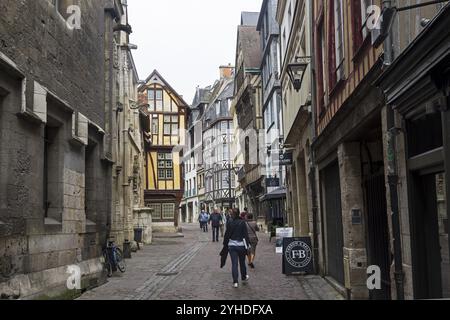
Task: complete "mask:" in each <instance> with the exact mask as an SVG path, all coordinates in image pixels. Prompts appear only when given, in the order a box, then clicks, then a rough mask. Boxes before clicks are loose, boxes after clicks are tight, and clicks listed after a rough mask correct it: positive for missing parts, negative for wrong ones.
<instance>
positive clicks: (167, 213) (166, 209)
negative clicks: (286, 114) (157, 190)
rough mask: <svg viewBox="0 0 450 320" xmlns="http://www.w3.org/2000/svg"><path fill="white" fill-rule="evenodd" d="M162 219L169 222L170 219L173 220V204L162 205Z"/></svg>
mask: <svg viewBox="0 0 450 320" xmlns="http://www.w3.org/2000/svg"><path fill="white" fill-rule="evenodd" d="M162 218H163V220H171V219H174V218H175V204H174V203H163V205H162Z"/></svg>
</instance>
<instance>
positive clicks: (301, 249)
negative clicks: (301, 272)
mask: <svg viewBox="0 0 450 320" xmlns="http://www.w3.org/2000/svg"><path fill="white" fill-rule="evenodd" d="M284 254H285V257H286V261H287V262H288V263H289V264H290V265H291V266H293V267H294V268H305V267H307V266H308V265H309V264H310V263H311V260H312V250H311V247H310V246H309V245H308V244H307V243H305V242H303V241H294V242H292V243H290V244H289V245H288V246H287V248H286V251H285V253H284Z"/></svg>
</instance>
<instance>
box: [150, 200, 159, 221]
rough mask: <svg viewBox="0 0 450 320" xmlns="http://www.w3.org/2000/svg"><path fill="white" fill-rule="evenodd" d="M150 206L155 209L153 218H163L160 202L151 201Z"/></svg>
mask: <svg viewBox="0 0 450 320" xmlns="http://www.w3.org/2000/svg"><path fill="white" fill-rule="evenodd" d="M147 207H148V208H150V209H153V212H152V218H153V219H154V220H161V204H160V203H150V204H148V205H147Z"/></svg>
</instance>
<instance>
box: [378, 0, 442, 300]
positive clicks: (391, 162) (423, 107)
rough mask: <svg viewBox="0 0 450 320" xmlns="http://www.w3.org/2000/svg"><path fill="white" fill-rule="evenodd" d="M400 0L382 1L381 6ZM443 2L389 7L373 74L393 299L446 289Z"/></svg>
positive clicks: (439, 295)
mask: <svg viewBox="0 0 450 320" xmlns="http://www.w3.org/2000/svg"><path fill="white" fill-rule="evenodd" d="M408 4H409V3H408V2H407V1H385V2H384V5H385V6H386V7H390V6H394V5H395V6H397V7H398V8H402V7H404V6H407V5H408ZM449 21H450V5H449V4H448V3H431V4H428V5H424V6H422V7H419V8H416V9H413V10H405V11H402V12H399V13H398V14H396V15H395V17H394V21H393V24H392V25H393V27H392V28H391V29H390V30H389V36H388V38H387V39H386V41H385V42H384V50H385V52H386V59H385V68H384V69H385V70H384V73H383V74H382V76H381V77H380V78H379V79H378V81H377V82H376V85H377V86H379V87H380V88H381V89H382V90H383V93H384V96H385V98H386V106H384V107H383V109H382V125H383V132H385V136H384V148H383V150H384V154H385V163H386V165H385V167H386V169H385V175H386V180H387V181H388V186H387V196H386V198H387V199H388V212H392V215H391V216H392V222H391V223H390V224H389V233H390V234H391V235H392V238H391V239H392V240H391V241H392V242H391V248H392V249H391V251H392V256H393V261H392V265H391V268H390V270H389V271H390V276H389V280H390V283H391V296H392V298H393V299H441V298H449V297H450V260H449V237H448V232H449V231H448V230H449V227H450V225H449V220H448V216H449V209H450V207H449V206H448V199H449V196H450V193H449V191H450V185H449V181H450V177H449V157H450V155H449V150H450V146H449V141H450V140H449V128H450V126H449V119H450V114H449V111H448V110H449V107H450V99H449V94H450V81H449V79H450V74H449V72H448V71H449V67H450V66H449V52H450V51H449V50H450V29H449Z"/></svg>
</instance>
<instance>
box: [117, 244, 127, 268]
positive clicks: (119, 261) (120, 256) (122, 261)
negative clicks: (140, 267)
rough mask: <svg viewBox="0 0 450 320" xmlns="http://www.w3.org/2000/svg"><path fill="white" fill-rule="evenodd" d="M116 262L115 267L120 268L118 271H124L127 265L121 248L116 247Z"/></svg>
mask: <svg viewBox="0 0 450 320" xmlns="http://www.w3.org/2000/svg"><path fill="white" fill-rule="evenodd" d="M116 263H117V269H119V270H120V272H122V273H124V272H125V270H126V268H127V266H126V264H125V259H124V258H123V253H122V250H120V249H119V248H117V249H116Z"/></svg>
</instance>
